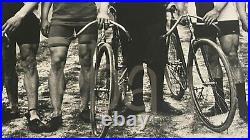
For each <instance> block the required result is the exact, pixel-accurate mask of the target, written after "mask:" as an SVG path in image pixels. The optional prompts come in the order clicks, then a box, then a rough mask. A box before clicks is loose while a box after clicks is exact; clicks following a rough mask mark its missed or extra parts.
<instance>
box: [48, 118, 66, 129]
mask: <svg viewBox="0 0 250 140" xmlns="http://www.w3.org/2000/svg"><path fill="white" fill-rule="evenodd" d="M62 123H63V121H62V116H56V117H52V118H51V119H50V120H49V121H48V123H47V124H46V132H55V131H57V130H58V129H59V128H60V127H61V126H62Z"/></svg>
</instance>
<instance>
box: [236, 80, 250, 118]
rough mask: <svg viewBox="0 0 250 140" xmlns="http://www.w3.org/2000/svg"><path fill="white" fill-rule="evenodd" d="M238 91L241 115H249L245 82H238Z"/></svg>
mask: <svg viewBox="0 0 250 140" xmlns="http://www.w3.org/2000/svg"><path fill="white" fill-rule="evenodd" d="M235 86H236V92H237V98H238V107H239V114H240V116H241V117H243V116H246V115H247V102H246V90H245V83H239V84H236V85H235Z"/></svg>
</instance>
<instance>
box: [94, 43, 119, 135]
mask: <svg viewBox="0 0 250 140" xmlns="http://www.w3.org/2000/svg"><path fill="white" fill-rule="evenodd" d="M95 55H96V56H94V58H96V60H95V63H94V71H95V74H94V76H93V77H94V85H95V86H94V87H92V91H93V90H94V91H93V92H92V94H91V105H90V107H91V112H90V119H91V127H92V133H93V134H94V135H95V136H96V137H101V138H102V137H105V136H106V135H107V134H108V130H109V127H110V126H104V125H103V126H101V129H100V131H99V130H97V129H98V128H97V127H98V126H97V122H98V121H99V120H98V118H97V117H96V116H97V102H98V99H97V98H98V96H97V94H98V93H99V92H101V91H102V90H100V88H99V89H98V90H97V86H98V84H99V83H98V82H97V78H99V77H100V76H99V75H98V71H100V72H101V71H102V70H101V68H100V66H101V65H103V64H101V63H102V59H103V56H104V55H105V58H104V59H106V60H105V61H106V64H104V65H106V66H107V67H106V68H105V70H107V69H108V71H107V73H108V74H107V75H108V76H109V77H105V79H104V80H109V82H107V83H108V85H105V86H106V87H107V88H109V89H108V92H107V94H108V100H107V103H108V105H107V106H104V107H105V108H106V111H107V112H106V114H104V115H109V116H111V117H112V107H111V106H112V105H111V104H112V103H113V97H114V94H115V88H116V86H115V85H116V83H117V81H116V80H115V79H116V77H117V76H116V72H115V60H114V54H113V51H112V47H111V46H110V45H109V44H107V43H104V44H103V45H101V46H100V47H97V48H96V50H95ZM105 70H104V71H105ZM107 83H105V84H107ZM99 86H100V85H99ZM101 86H102V85H101ZM105 90H106V89H104V90H103V91H104V92H105ZM103 100H104V99H103V98H101V99H100V101H103ZM100 112H102V113H103V111H100ZM101 125H102V124H101Z"/></svg>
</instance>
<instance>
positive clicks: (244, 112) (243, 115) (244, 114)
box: [239, 105, 248, 123]
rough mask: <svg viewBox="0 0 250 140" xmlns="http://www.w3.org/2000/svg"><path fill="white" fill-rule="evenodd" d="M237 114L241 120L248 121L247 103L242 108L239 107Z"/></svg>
mask: <svg viewBox="0 0 250 140" xmlns="http://www.w3.org/2000/svg"><path fill="white" fill-rule="evenodd" d="M239 115H240V118H241V119H242V120H243V121H245V122H246V123H247V122H248V113H247V105H245V107H244V108H239Z"/></svg>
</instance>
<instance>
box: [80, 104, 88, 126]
mask: <svg viewBox="0 0 250 140" xmlns="http://www.w3.org/2000/svg"><path fill="white" fill-rule="evenodd" d="M78 118H79V119H80V120H82V121H84V122H85V123H90V110H89V108H87V109H84V110H83V111H81V112H80V113H79V114H78Z"/></svg>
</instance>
